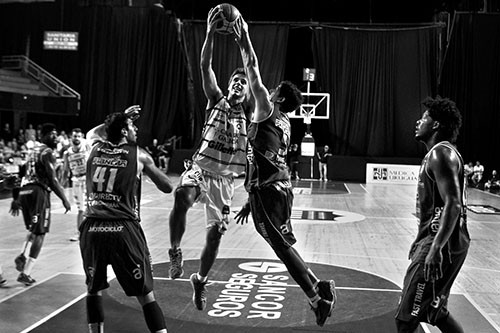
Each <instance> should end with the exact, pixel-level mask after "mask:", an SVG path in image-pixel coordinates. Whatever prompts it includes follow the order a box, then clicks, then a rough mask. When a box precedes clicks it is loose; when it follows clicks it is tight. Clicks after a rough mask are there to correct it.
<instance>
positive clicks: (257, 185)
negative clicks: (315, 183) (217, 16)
mask: <svg viewBox="0 0 500 333" xmlns="http://www.w3.org/2000/svg"><path fill="white" fill-rule="evenodd" d="M235 35H236V42H237V43H238V45H239V47H240V51H241V56H242V60H243V64H244V66H245V70H246V72H247V75H248V80H249V82H250V91H251V93H252V94H253V97H254V98H255V110H254V113H253V115H252V121H251V123H250V125H249V126H248V142H249V147H248V151H247V172H246V178H245V187H246V189H247V191H248V192H249V203H248V204H246V205H245V206H244V207H243V208H242V210H241V211H240V212H239V213H238V214H237V216H236V219H237V222H242V223H243V221H247V217H248V214H249V210H250V211H251V213H252V217H253V221H254V224H255V228H256V229H257V231H258V232H259V234H260V235H261V236H262V237H263V238H264V239H265V240H266V241H267V242H268V243H269V245H271V247H272V248H273V250H274V252H275V253H276V255H277V256H278V257H279V258H280V259H281V261H282V262H283V263H284V264H285V266H286V267H287V269H288V272H289V273H290V275H291V276H292V277H293V279H294V280H295V281H296V282H297V283H298V285H299V286H300V287H301V288H302V290H303V291H304V293H305V294H306V296H307V298H308V299H309V303H310V305H311V307H312V309H313V311H314V314H315V315H316V323H317V324H318V325H319V326H323V325H324V324H325V321H326V320H327V319H328V317H330V315H331V313H332V310H333V308H334V306H335V303H336V298H337V297H336V294H335V283H334V282H333V280H330V281H319V279H318V278H317V277H316V276H315V275H314V273H313V272H312V271H311V269H309V268H308V267H307V265H306V263H305V262H304V260H303V259H302V257H301V256H300V254H299V253H298V252H297V250H295V248H294V247H293V244H294V243H295V242H296V240H295V236H294V234H293V230H292V225H291V221H290V217H291V212H292V203H293V191H292V185H291V182H290V174H289V171H288V168H287V164H286V154H287V151H288V146H289V145H290V120H289V118H288V115H287V113H288V112H293V111H295V110H296V109H297V108H298V107H299V106H300V104H301V103H302V100H303V97H302V94H301V92H300V91H299V90H298V88H297V87H296V86H295V85H294V84H292V83H291V82H289V81H283V82H281V83H280V84H279V85H278V87H277V88H276V89H275V90H273V91H271V93H269V92H268V90H267V88H266V87H265V86H264V85H263V84H262V79H261V76H260V72H259V66H258V60H257V56H256V54H255V51H254V49H253V46H252V43H251V41H250V36H249V33H248V25H247V23H246V22H245V21H244V20H243V18H241V17H240V18H239V19H238V21H237V23H236V27H235Z"/></svg>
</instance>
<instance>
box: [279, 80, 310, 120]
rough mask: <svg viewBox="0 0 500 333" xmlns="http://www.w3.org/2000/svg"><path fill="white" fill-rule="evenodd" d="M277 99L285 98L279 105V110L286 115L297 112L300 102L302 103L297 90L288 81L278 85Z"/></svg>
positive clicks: (300, 94) (300, 95) (302, 99)
mask: <svg viewBox="0 0 500 333" xmlns="http://www.w3.org/2000/svg"><path fill="white" fill-rule="evenodd" d="M279 97H284V98H285V100H284V101H283V102H282V103H281V104H280V110H281V111H283V112H287V113H288V112H293V111H295V110H297V108H298V107H299V106H300V105H301V104H302V101H304V97H303V96H302V93H301V92H300V90H299V88H297V86H296V85H295V84H293V83H292V82H290V81H282V82H281V83H280V91H279Z"/></svg>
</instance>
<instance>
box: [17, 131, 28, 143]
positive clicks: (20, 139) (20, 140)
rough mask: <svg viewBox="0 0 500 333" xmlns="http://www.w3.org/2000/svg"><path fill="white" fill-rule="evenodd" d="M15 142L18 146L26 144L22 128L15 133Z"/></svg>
mask: <svg viewBox="0 0 500 333" xmlns="http://www.w3.org/2000/svg"><path fill="white" fill-rule="evenodd" d="M16 140H17V144H18V145H19V146H22V145H23V144H25V143H26V132H25V131H24V128H20V129H19V130H18V131H17V135H16Z"/></svg>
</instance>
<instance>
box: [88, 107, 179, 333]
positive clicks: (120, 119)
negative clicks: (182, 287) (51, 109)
mask: <svg viewBox="0 0 500 333" xmlns="http://www.w3.org/2000/svg"><path fill="white" fill-rule="evenodd" d="M139 110H140V108H139V106H132V107H129V108H128V109H126V110H125V111H124V112H115V113H112V114H110V115H108V116H107V117H106V120H105V123H104V124H101V125H99V126H97V127H95V128H93V129H91V130H90V131H89V132H88V133H87V138H88V139H89V141H90V142H91V144H92V150H91V152H90V155H89V157H88V161H87V177H86V180H87V210H86V213H85V220H84V221H83V223H82V225H81V227H80V231H81V235H80V251H81V254H82V259H83V268H84V270H85V275H86V284H87V298H86V305H87V321H88V325H89V332H90V333H102V332H104V308H103V301H102V292H101V291H102V290H103V289H106V288H108V287H109V284H108V281H107V274H106V273H107V266H108V265H111V266H112V267H113V270H114V272H115V274H116V278H117V280H118V282H119V283H120V285H121V286H122V288H123V290H124V291H125V294H126V295H127V296H135V297H136V298H137V300H138V301H139V303H140V304H141V306H142V311H143V314H144V319H145V320H146V324H147V326H148V328H149V330H150V332H158V333H166V332H167V328H166V324H165V318H164V316H163V312H162V310H161V308H160V307H159V305H158V303H157V302H156V299H155V295H154V292H153V273H152V267H151V266H152V263H151V255H150V253H149V249H148V245H147V243H146V237H145V236H144V232H143V230H142V228H141V225H140V221H141V219H140V215H139V212H140V199H141V198H140V195H141V182H142V180H141V179H142V173H143V172H144V173H145V174H146V175H148V176H149V178H150V179H151V180H152V181H153V183H154V184H155V185H156V187H157V188H158V189H159V190H160V191H162V192H164V193H170V192H171V191H172V189H173V186H172V183H171V182H170V180H169V178H168V177H167V176H166V175H165V173H163V172H162V171H161V170H160V169H158V168H157V167H156V166H155V163H154V161H153V158H152V157H151V155H150V154H149V153H148V152H147V151H146V150H145V149H143V148H141V147H139V146H138V145H137V143H136V142H137V127H136V126H135V125H134V123H133V121H134V120H135V119H137V118H138V112H139Z"/></svg>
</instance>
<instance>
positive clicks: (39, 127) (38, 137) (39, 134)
mask: <svg viewBox="0 0 500 333" xmlns="http://www.w3.org/2000/svg"><path fill="white" fill-rule="evenodd" d="M41 139H42V125H37V127H36V139H35V140H36V141H38V142H40V140H41Z"/></svg>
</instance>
